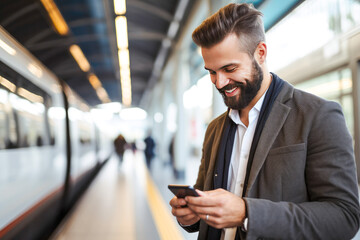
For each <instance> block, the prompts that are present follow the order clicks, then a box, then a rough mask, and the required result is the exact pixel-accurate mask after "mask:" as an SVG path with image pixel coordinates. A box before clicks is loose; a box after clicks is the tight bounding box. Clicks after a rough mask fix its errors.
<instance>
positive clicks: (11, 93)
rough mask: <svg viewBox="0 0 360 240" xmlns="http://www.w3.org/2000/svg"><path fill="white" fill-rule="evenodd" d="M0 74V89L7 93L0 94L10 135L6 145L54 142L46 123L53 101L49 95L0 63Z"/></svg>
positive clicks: (32, 144) (41, 144)
mask: <svg viewBox="0 0 360 240" xmlns="http://www.w3.org/2000/svg"><path fill="white" fill-rule="evenodd" d="M0 77H1V79H0V80H1V81H0V88H1V90H3V92H5V93H6V94H5V93H3V94H2V95H0V102H5V103H0V104H3V105H5V109H6V111H3V112H4V117H3V118H4V119H5V120H4V121H5V123H4V126H5V130H6V131H7V132H6V134H5V135H8V136H9V137H8V138H9V139H8V140H7V142H8V145H9V146H8V148H11V147H30V146H43V145H50V144H53V141H52V140H51V139H52V138H53V137H54V136H53V130H52V129H51V126H52V125H53V124H51V123H49V118H48V114H47V112H48V109H49V108H50V107H51V104H52V101H51V97H50V96H49V95H48V94H47V93H46V92H45V91H43V90H42V89H41V88H39V87H38V86H36V85H35V84H33V83H32V82H30V81H29V80H27V79H26V78H24V77H23V76H21V75H19V74H18V73H17V72H15V71H14V70H12V69H10V68H9V67H7V66H6V65H5V64H3V63H2V62H0ZM1 110H2V109H1V108H0V114H1ZM1 119H2V118H1V116H0V121H2V120H1ZM0 131H1V130H0ZM0 134H1V132H0ZM0 137H1V135H0ZM0 145H1V143H0ZM0 149H1V146H0Z"/></svg>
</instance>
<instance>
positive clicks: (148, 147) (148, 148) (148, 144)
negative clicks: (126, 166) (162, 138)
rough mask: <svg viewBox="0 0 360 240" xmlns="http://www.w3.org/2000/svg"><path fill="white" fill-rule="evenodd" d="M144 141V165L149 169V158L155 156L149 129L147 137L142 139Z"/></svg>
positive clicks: (153, 142) (153, 143)
mask: <svg viewBox="0 0 360 240" xmlns="http://www.w3.org/2000/svg"><path fill="white" fill-rule="evenodd" d="M144 142H145V151H144V153H145V158H146V165H147V167H148V168H149V169H150V168H151V160H152V159H153V157H154V156H155V141H154V139H153V138H152V137H151V132H150V131H149V132H148V134H147V137H146V138H145V139H144Z"/></svg>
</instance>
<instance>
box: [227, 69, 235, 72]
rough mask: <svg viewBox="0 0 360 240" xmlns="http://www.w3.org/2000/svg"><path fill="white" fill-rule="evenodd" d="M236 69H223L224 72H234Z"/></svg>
mask: <svg viewBox="0 0 360 240" xmlns="http://www.w3.org/2000/svg"><path fill="white" fill-rule="evenodd" d="M235 69H236V68H226V69H225V72H233V71H235Z"/></svg>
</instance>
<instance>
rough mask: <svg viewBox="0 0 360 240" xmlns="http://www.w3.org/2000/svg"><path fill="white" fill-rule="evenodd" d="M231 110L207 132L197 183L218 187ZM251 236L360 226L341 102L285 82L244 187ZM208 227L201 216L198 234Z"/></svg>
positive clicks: (321, 235)
mask: <svg viewBox="0 0 360 240" xmlns="http://www.w3.org/2000/svg"><path fill="white" fill-rule="evenodd" d="M225 118H226V113H224V114H222V115H221V116H219V117H218V118H216V119H215V120H213V121H212V122H211V123H210V124H209V126H208V129H207V131H206V134H205V140H204V144H203V154H202V159H201V165H200V168H199V174H198V179H197V181H196V184H195V188H197V189H201V190H211V189H213V174H214V167H215V161H216V156H217V151H218V147H219V143H220V139H221V133H222V131H223V127H224V122H225ZM244 199H245V202H246V206H247V215H248V221H249V222H248V231H247V233H242V234H241V235H242V238H243V239H244V238H246V239H326V240H329V239H336V240H339V239H351V237H353V236H354V235H355V234H356V232H357V230H358V229H359V221H360V220H359V219H360V214H359V200H358V184H357V177H356V166H355V161H354V153H353V141H352V138H351V136H350V134H349V132H348V130H347V128H346V126H345V120H344V117H343V114H342V110H341V107H340V105H339V104H337V103H335V102H330V101H326V100H324V99H321V98H319V97H316V96H314V95H311V94H309V93H305V92H303V91H300V90H297V89H295V88H294V87H293V86H291V85H290V84H288V83H287V82H285V83H284V86H283V88H282V90H281V92H280V93H279V95H278V96H277V98H276V100H275V103H274V105H273V108H272V110H271V112H270V115H269V117H268V119H267V122H266V124H265V126H264V129H263V131H262V134H261V137H260V140H259V143H258V147H257V150H256V152H255V155H254V160H253V165H252V168H251V172H250V178H249V184H248V188H247V190H246V195H245V198H244ZM207 228H208V226H207V225H206V223H205V222H203V221H201V222H200V232H199V239H206V233H207Z"/></svg>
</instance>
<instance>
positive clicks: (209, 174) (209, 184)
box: [204, 110, 229, 190]
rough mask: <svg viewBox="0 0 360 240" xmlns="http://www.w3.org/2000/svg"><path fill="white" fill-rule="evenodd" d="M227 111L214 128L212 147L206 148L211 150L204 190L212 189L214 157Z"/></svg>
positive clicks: (215, 156)
mask: <svg viewBox="0 0 360 240" xmlns="http://www.w3.org/2000/svg"><path fill="white" fill-rule="evenodd" d="M228 111H229V110H228ZM228 111H227V112H226V113H224V114H226V115H224V117H223V118H222V119H221V121H219V125H220V127H218V128H217V129H216V134H215V137H214V142H213V144H212V148H211V149H207V151H211V157H210V161H209V168H208V170H207V173H206V178H205V184H204V190H210V189H212V186H213V174H214V168H215V163H216V158H217V156H218V154H217V152H218V150H219V146H220V141H221V136H222V132H223V131H224V127H225V119H226V116H227V114H228Z"/></svg>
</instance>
